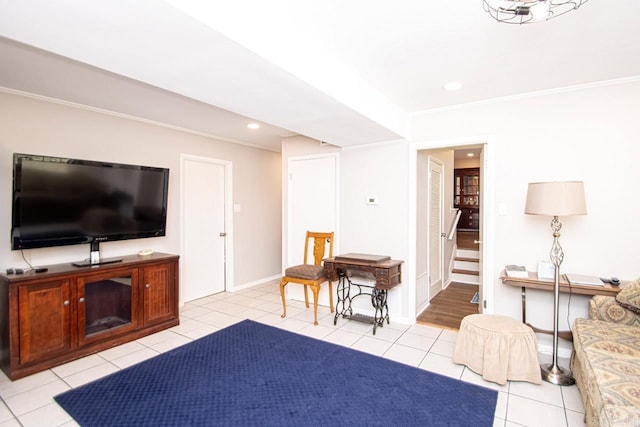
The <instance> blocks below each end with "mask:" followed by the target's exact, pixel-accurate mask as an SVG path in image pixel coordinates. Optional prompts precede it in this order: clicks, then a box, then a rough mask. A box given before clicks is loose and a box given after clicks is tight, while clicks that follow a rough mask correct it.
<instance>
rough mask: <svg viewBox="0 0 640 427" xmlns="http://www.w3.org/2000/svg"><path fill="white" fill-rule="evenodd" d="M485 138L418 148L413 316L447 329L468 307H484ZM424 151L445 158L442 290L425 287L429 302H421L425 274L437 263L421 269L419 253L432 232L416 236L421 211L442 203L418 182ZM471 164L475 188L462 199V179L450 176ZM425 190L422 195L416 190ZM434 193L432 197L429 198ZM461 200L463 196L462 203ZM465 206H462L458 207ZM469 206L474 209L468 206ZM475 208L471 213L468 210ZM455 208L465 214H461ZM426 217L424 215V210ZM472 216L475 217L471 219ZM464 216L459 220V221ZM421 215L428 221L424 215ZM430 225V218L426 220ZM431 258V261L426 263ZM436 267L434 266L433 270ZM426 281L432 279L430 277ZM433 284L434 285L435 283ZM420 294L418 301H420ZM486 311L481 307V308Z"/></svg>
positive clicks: (430, 246)
mask: <svg viewBox="0 0 640 427" xmlns="http://www.w3.org/2000/svg"><path fill="white" fill-rule="evenodd" d="M485 146H486V144H472V145H455V146H450V147H444V148H438V149H428V150H420V149H418V151H417V156H416V160H417V163H416V164H417V170H416V172H417V173H416V175H417V197H416V201H417V203H416V231H417V233H416V236H417V240H418V242H417V245H416V266H417V271H416V303H417V304H416V321H418V322H421V323H428V324H430V325H435V326H439V327H446V328H451V329H457V328H459V325H460V321H461V319H462V318H463V317H464V316H466V315H468V314H473V313H478V312H482V311H484V310H483V309H485V307H483V304H482V303H483V302H484V300H485V297H484V296H483V292H482V291H483V289H482V288H483V287H482V270H483V269H482V264H483V248H482V239H481V234H482V229H483V227H482V225H483V224H482V223H483V215H481V212H483V209H482V207H483V206H482V204H483V203H482V202H481V201H482V200H483V199H484V197H483V193H484V191H481V189H482V188H483V187H485V186H486V184H485V185H482V184H483V183H482V180H481V178H482V175H483V174H484V170H483V169H484V167H483V166H484V163H485V162H484V149H485ZM424 156H429V157H436V158H438V159H440V160H441V161H442V163H443V164H444V167H443V169H444V171H443V180H444V182H445V189H444V190H443V195H444V200H443V204H444V209H443V219H444V220H443V226H442V227H443V228H442V229H441V232H440V233H439V234H440V236H442V247H443V256H442V265H441V267H442V271H443V274H442V279H443V282H442V283H443V286H442V288H443V289H442V291H441V292H439V293H438V292H434V290H433V288H432V287H429V291H428V294H429V295H428V303H427V304H424V285H425V284H426V283H425V280H424V277H429V278H430V277H431V276H432V274H433V272H434V270H435V269H436V268H437V267H435V266H434V267H432V266H429V267H428V268H427V269H426V271H425V270H424V267H423V268H421V262H420V259H421V258H422V259H424V258H427V259H432V258H433V255H432V254H433V250H434V248H435V246H434V243H433V240H432V239H433V237H432V236H433V232H429V233H428V236H429V238H431V241H430V240H429V238H427V242H428V243H427V244H421V243H420V240H421V239H423V238H426V237H427V234H426V233H424V232H422V233H421V230H422V229H423V228H424V226H421V222H422V221H425V215H424V213H425V212H429V213H431V212H432V211H433V209H434V206H437V204H438V203H442V201H439V200H438V199H437V195H435V194H434V193H433V191H432V188H431V186H430V185H426V184H423V182H424V181H425V179H424V178H426V176H425V172H424V169H425V164H426V163H425V161H424V160H422V161H421V158H423V157H424ZM470 168H476V170H478V171H479V172H480V173H479V175H478V177H477V179H476V180H475V184H476V188H474V193H473V194H474V196H475V197H474V198H473V201H472V198H467V199H466V200H463V199H461V197H460V196H461V194H460V185H461V181H460V180H459V179H458V180H457V178H456V176H455V172H454V171H455V170H456V169H470ZM424 193H427V194H429V196H428V197H426V199H427V200H426V201H425V200H424V199H425V197H422V196H421V195H420V194H424ZM434 197H435V199H434ZM462 201H466V202H467V206H465V205H464V203H461V202H462ZM463 207H464V208H465V209H462V208H463ZM470 207H472V208H473V209H469V208H470ZM472 211H473V212H476V214H474V215H473V216H472V215H471V213H472ZM458 212H460V214H463V213H464V214H466V216H465V217H463V218H461V215H458ZM427 218H429V216H427ZM471 218H473V219H474V221H471ZM463 220H464V222H463ZM426 221H429V220H428V219H426ZM428 224H429V226H430V225H431V222H428ZM428 264H431V263H428ZM436 273H437V272H436ZM421 277H422V278H423V280H422V284H423V286H422V288H421V280H420V279H421ZM429 282H431V280H430V279H429ZM436 290H437V289H436ZM421 298H422V304H420V302H421ZM485 312H486V311H485Z"/></svg>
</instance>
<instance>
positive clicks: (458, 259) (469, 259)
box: [455, 257, 480, 263]
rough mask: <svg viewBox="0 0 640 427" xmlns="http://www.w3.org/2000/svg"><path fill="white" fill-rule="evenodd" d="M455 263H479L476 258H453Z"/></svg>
mask: <svg viewBox="0 0 640 427" xmlns="http://www.w3.org/2000/svg"><path fill="white" fill-rule="evenodd" d="M455 261H466V262H478V263H479V262H480V260H479V259H478V258H466V257H455Z"/></svg>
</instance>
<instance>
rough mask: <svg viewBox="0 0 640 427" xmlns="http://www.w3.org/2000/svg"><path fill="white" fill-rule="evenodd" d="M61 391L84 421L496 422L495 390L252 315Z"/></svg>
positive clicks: (241, 423)
mask: <svg viewBox="0 0 640 427" xmlns="http://www.w3.org/2000/svg"><path fill="white" fill-rule="evenodd" d="M55 400H56V402H58V403H59V404H60V405H61V406H62V407H63V408H64V409H65V410H66V411H67V412H68V413H69V414H70V415H71V416H72V417H73V418H74V419H75V421H76V422H78V423H79V424H80V425H82V426H213V425H224V426H246V425H252V426H301V425H327V426H329V425H331V426H336V425H349V426H353V425H367V426H436V425H437V426H444V425H446V426H492V425H493V415H494V411H495V406H496V400H497V392H496V391H494V390H491V389H488V388H484V387H480V386H476V385H473V384H469V383H465V382H462V381H458V380H455V379H452V378H449V377H446V376H442V375H437V374H433V373H431V372H428V371H424V370H421V369H418V368H413V367H409V366H406V365H403V364H400V363H397V362H394V361H391V360H387V359H383V358H381V357H376V356H372V355H369V354H367V353H363V352H359V351H356V350H352V349H349V348H346V347H341V346H338V345H334V344H330V343H327V342H324V341H319V340H315V339H312V338H308V337H305V336H303V335H299V334H294V333H291V332H287V331H284V330H281V329H278V328H274V327H271V326H266V325H263V324H261V323H256V322H253V321H250V320H245V321H243V322H240V323H238V324H236V325H233V326H230V327H228V328H226V329H223V330H221V331H218V332H216V333H214V334H211V335H208V336H206V337H204V338H201V339H199V340H196V341H193V342H191V343H189V344H187V345H184V346H182V347H179V348H177V349H174V350H171V351H169V352H167V353H164V354H161V355H159V356H157V357H154V358H152V359H149V360H147V361H144V362H142V363H139V364H137V365H134V366H131V367H129V368H127V369H123V370H122V371H119V372H116V373H114V374H112V375H109V376H107V377H104V378H102V379H100V380H97V381H94V382H92V383H89V384H85V385H83V386H81V387H78V388H76V389H73V390H69V391H67V392H65V393H62V394H60V395H58V396H56V397H55Z"/></svg>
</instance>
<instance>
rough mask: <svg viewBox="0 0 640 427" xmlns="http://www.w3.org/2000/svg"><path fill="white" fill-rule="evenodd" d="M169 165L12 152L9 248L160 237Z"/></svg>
mask: <svg viewBox="0 0 640 427" xmlns="http://www.w3.org/2000/svg"><path fill="white" fill-rule="evenodd" d="M168 184H169V169H165V168H157V167H149V166H137V165H126V164H118V163H106V162H97V161H90V160H78V159H69V158H61V157H50V156H36V155H30V154H14V155H13V206H12V209H13V210H12V223H11V248H12V249H30V248H42V247H49V246H62V245H73V244H79V243H91V242H99V241H109V240H124V239H135V238H142V237H156V236H164V235H165V231H166V219H167V191H168Z"/></svg>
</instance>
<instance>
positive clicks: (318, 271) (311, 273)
mask: <svg viewBox="0 0 640 427" xmlns="http://www.w3.org/2000/svg"><path fill="white" fill-rule="evenodd" d="M284 275H285V276H287V277H295V278H297V279H306V280H318V279H321V278H323V277H324V267H323V266H321V265H311V264H302V265H296V266H294V267H289V268H287V269H286V270H285V271H284Z"/></svg>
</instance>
